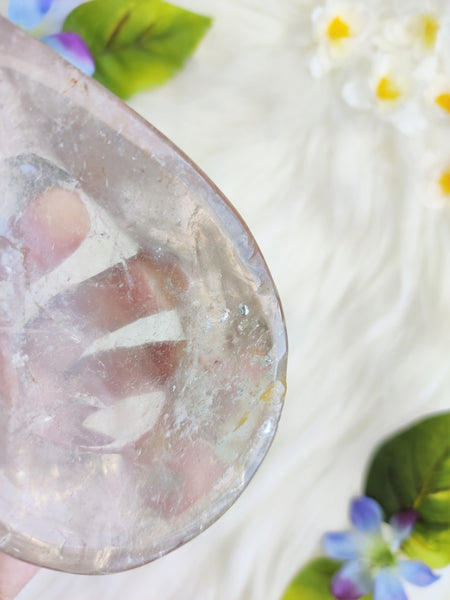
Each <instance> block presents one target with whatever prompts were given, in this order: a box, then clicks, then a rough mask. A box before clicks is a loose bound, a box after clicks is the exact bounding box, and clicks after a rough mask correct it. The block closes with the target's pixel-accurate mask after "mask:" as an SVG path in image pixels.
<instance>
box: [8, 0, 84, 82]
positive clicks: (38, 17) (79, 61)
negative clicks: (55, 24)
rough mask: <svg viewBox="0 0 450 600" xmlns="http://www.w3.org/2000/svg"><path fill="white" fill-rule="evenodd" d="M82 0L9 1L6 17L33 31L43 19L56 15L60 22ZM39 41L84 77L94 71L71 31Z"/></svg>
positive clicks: (76, 37)
mask: <svg viewBox="0 0 450 600" xmlns="http://www.w3.org/2000/svg"><path fill="white" fill-rule="evenodd" d="M81 1H82V0H10V1H9V5H8V16H9V18H10V20H11V21H12V22H13V23H15V24H16V25H19V26H20V27H23V28H24V29H34V28H35V27H37V26H38V25H39V24H40V23H41V22H42V20H43V19H44V18H45V17H47V15H49V13H50V12H51V11H52V12H55V15H56V16H57V17H59V20H60V21H61V22H62V21H63V18H64V17H66V16H67V14H68V12H70V11H71V10H72V9H73V8H74V7H75V6H76V5H77V4H81ZM41 40H42V41H43V42H44V43H45V44H47V45H48V46H50V48H53V49H54V50H56V51H57V52H59V54H60V55H61V56H62V57H63V58H65V59H66V60H68V61H70V62H71V63H72V64H73V65H75V66H76V67H77V68H78V69H80V71H83V72H84V73H86V75H92V74H93V73H94V71H95V62H94V59H93V58H92V54H91V52H90V50H89V48H88V46H87V45H86V43H85V42H84V41H83V40H82V38H81V37H80V36H79V35H78V34H77V33H73V32H66V31H63V32H51V33H50V35H45V36H44V37H42V38H41Z"/></svg>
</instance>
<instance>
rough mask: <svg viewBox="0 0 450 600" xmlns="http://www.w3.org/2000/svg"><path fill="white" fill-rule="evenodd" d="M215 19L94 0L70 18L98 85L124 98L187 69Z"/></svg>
mask: <svg viewBox="0 0 450 600" xmlns="http://www.w3.org/2000/svg"><path fill="white" fill-rule="evenodd" d="M210 25H211V19H210V18H209V17H204V16H202V15H198V14H195V13H193V12H190V11H188V10H184V9H182V8H179V7H178V6H174V5H173V4H169V3H168V2H164V1H163V0H92V1H91V2H86V3H84V4H81V5H80V6H78V7H77V8H76V9H75V10H73V11H72V12H71V13H70V14H69V16H68V17H67V19H66V21H65V23H64V27H63V29H64V31H73V32H75V33H78V34H79V35H80V36H81V37H82V38H83V40H84V41H85V42H86V44H87V45H88V46H89V49H90V51H91V54H92V56H93V57H94V60H95V64H96V71H95V73H94V77H95V79H97V80H98V81H100V83H102V84H103V85H105V86H106V87H108V88H109V89H110V90H112V91H113V92H114V93H115V94H117V95H118V96H120V97H122V98H128V97H129V96H131V95H132V94H135V93H136V92H140V91H143V90H145V89H148V88H150V87H153V86H156V85H159V84H161V83H164V82H165V81H167V79H169V78H170V77H172V76H173V75H174V74H175V73H176V72H177V71H178V70H179V69H181V67H182V66H183V64H184V62H185V61H186V59H187V58H188V57H189V56H190V55H191V54H192V53H193V52H194V50H195V48H196V47H197V45H198V43H199V42H200V40H201V39H202V38H203V36H204V35H205V33H206V31H207V30H208V28H209V26H210Z"/></svg>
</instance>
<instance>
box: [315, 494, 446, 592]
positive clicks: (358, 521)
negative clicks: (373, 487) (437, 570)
mask: <svg viewBox="0 0 450 600" xmlns="http://www.w3.org/2000/svg"><path fill="white" fill-rule="evenodd" d="M350 519H351V521H352V523H353V525H354V529H353V530H351V531H346V532H337V533H328V534H326V535H325V537H324V539H323V546H324V549H325V552H326V553H327V554H328V556H330V557H331V558H334V559H336V560H342V561H345V562H344V564H343V566H342V567H341V569H339V571H338V572H337V573H336V574H335V575H334V577H333V579H332V581H331V586H330V591H331V593H332V594H333V596H334V597H335V598H338V599H339V600H357V598H361V597H362V596H365V595H366V594H370V593H372V594H373V598H374V600H407V597H406V593H405V590H404V588H403V584H402V579H403V580H405V581H408V582H409V583H412V584H414V585H417V586H421V587H424V586H428V585H430V584H432V583H434V582H435V581H436V580H437V579H438V578H439V577H438V576H437V575H435V574H434V573H433V572H432V571H431V570H430V569H429V567H428V566H427V565H426V564H424V563H422V562H420V561H418V560H403V559H402V558H400V557H399V553H400V546H401V544H402V542H403V541H404V540H405V539H406V538H407V537H409V535H410V534H411V532H412V530H413V527H414V525H415V522H416V520H417V513H416V511H414V510H407V511H403V512H401V513H398V514H396V515H394V516H393V517H392V519H391V520H390V522H389V524H387V523H383V511H382V509H381V507H380V505H379V504H378V503H377V502H376V501H375V500H373V499H372V498H368V497H366V496H362V497H360V498H356V499H355V500H353V502H352V505H351V510H350Z"/></svg>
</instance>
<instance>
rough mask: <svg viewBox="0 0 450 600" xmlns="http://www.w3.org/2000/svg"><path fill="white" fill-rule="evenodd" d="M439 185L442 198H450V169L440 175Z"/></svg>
mask: <svg viewBox="0 0 450 600" xmlns="http://www.w3.org/2000/svg"><path fill="white" fill-rule="evenodd" d="M439 184H440V186H441V190H442V193H443V194H444V196H450V169H447V170H446V171H444V172H443V173H442V175H441V177H440V178H439Z"/></svg>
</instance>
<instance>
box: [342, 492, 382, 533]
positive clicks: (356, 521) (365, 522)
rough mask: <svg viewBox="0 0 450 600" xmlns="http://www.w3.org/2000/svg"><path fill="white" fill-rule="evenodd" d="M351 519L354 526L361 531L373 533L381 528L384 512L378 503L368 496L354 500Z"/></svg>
mask: <svg viewBox="0 0 450 600" xmlns="http://www.w3.org/2000/svg"><path fill="white" fill-rule="evenodd" d="M350 518H351V520H352V523H353V525H354V526H355V527H356V528H357V529H359V530H360V531H371V530H373V529H378V528H379V527H380V525H381V521H382V520H383V511H382V510H381V506H380V505H379V504H378V502H376V501H375V500H373V499H372V498H368V497H367V496H361V497H360V498H356V499H355V500H353V502H352V506H351V509H350Z"/></svg>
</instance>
